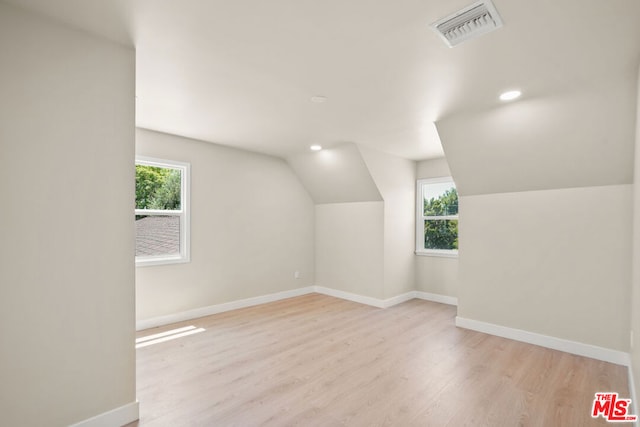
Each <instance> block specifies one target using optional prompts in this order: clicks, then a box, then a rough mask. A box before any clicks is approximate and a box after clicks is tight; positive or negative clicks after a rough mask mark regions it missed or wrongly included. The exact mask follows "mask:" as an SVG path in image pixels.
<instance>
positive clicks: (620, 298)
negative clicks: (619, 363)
mask: <svg viewBox="0 0 640 427" xmlns="http://www.w3.org/2000/svg"><path fill="white" fill-rule="evenodd" d="M630 226H631V186H630V185H616V186H602V187H585V188H573V189H559V190H545V191H530V192H520V193H503V194H491V195H478V196H463V197H461V199H460V259H459V261H460V287H459V291H458V292H459V294H458V298H459V305H458V315H459V316H460V317H463V318H468V319H473V320H479V321H482V322H488V323H493V324H497V325H502V326H507V327H510V328H516V329H522V330H525V331H530V332H535V333H539V334H543V335H549V336H553V337H558V338H562V339H567V340H571V341H577V342H581V343H586V344H592V345H596V346H600V347H604V348H609V349H615V350H621V351H627V350H628V342H629V326H628V325H629V319H630V312H629V298H630V290H629V283H630V280H631V277H630V272H631V265H630V257H629V252H630V251H631V234H630V232H629V229H630Z"/></svg>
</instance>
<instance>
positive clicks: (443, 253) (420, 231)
mask: <svg viewBox="0 0 640 427" xmlns="http://www.w3.org/2000/svg"><path fill="white" fill-rule="evenodd" d="M443 182H453V185H454V186H455V181H454V180H453V178H452V177H450V176H443V177H438V178H426V179H419V180H418V181H416V252H415V254H416V255H420V256H435V257H445V258H457V257H458V250H457V249H425V247H424V222H425V221H426V220H447V219H449V220H458V221H459V219H458V215H442V216H425V215H424V200H423V190H422V188H423V187H424V186H425V185H430V184H440V183H443ZM456 188H457V187H456ZM458 224H459V222H458Z"/></svg>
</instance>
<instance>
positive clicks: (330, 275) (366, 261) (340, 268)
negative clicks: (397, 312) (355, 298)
mask: <svg viewBox="0 0 640 427" xmlns="http://www.w3.org/2000/svg"><path fill="white" fill-rule="evenodd" d="M315 284H316V285H318V286H324V287H327V288H331V289H336V290H339V291H344V292H350V293H354V294H358V295H362V296H367V297H372V298H383V297H384V204H383V202H356V203H331V204H321V205H316V283H315Z"/></svg>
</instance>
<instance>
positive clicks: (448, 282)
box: [414, 158, 459, 297]
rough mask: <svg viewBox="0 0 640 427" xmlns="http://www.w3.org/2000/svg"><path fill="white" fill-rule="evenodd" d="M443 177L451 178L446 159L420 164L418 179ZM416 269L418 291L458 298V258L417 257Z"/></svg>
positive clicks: (425, 161) (426, 161)
mask: <svg viewBox="0 0 640 427" xmlns="http://www.w3.org/2000/svg"><path fill="white" fill-rule="evenodd" d="M442 176H451V171H450V170H449V165H448V163H447V160H446V159H445V158H439V159H431V160H423V161H421V162H418V165H417V179H424V178H438V177H442ZM454 180H455V177H454ZM414 191H415V190H414ZM414 245H415V243H414ZM415 269H416V290H418V291H422V292H428V293H432V294H438V295H445V296H450V297H457V296H458V270H459V264H458V258H443V257H434V256H422V255H415Z"/></svg>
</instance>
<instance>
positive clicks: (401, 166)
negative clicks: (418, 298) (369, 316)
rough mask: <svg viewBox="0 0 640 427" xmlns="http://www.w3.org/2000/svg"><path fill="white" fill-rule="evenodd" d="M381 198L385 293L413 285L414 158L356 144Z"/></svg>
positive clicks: (400, 291)
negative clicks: (382, 203)
mask: <svg viewBox="0 0 640 427" xmlns="http://www.w3.org/2000/svg"><path fill="white" fill-rule="evenodd" d="M359 150H360V153H361V154H362V158H363V160H364V162H365V164H366V165H367V168H368V169H369V172H370V173H371V177H372V178H373V180H374V182H375V184H376V186H377V188H378V190H379V191H380V194H381V195H382V198H383V199H384V297H385V298H391V297H394V296H396V295H401V294H404V293H406V292H409V291H413V290H414V289H415V267H414V251H415V213H414V211H415V205H416V201H415V200H416V197H415V185H416V184H415V182H416V162H414V161H411V160H406V159H402V158H400V157H396V156H392V155H390V154H385V153H382V152H380V151H375V150H371V149H367V148H364V147H359Z"/></svg>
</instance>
